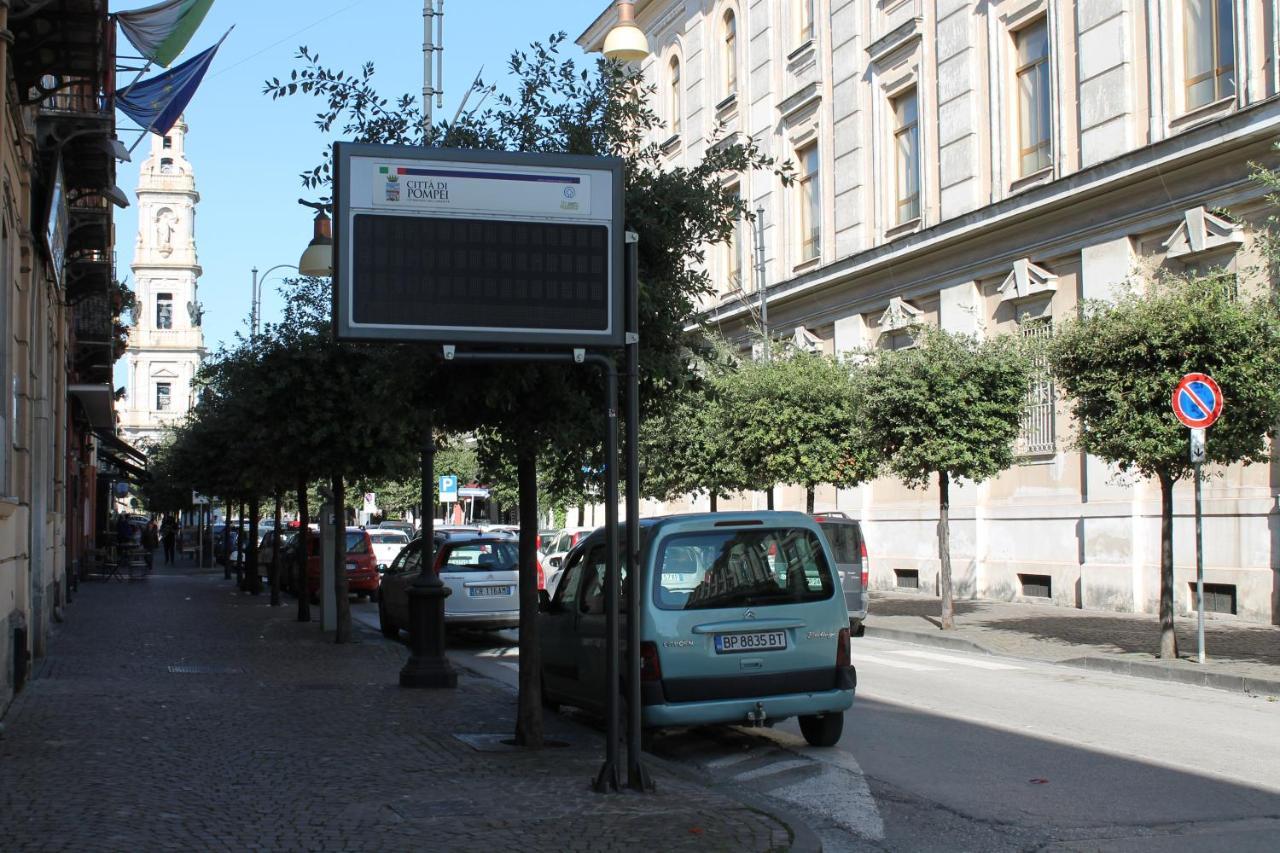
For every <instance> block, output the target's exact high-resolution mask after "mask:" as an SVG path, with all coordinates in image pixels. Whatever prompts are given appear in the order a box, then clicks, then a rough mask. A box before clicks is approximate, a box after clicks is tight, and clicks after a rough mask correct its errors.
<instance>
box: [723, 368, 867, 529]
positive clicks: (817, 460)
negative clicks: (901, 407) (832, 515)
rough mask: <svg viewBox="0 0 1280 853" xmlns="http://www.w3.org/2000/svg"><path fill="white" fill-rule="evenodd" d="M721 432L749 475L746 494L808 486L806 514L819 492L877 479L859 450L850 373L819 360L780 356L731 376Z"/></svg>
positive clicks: (863, 450)
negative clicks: (751, 490)
mask: <svg viewBox="0 0 1280 853" xmlns="http://www.w3.org/2000/svg"><path fill="white" fill-rule="evenodd" d="M723 385H724V395H723V396H724V399H723V402H722V406H721V408H722V414H723V416H724V418H725V421H724V425H723V427H722V429H723V430H724V432H725V433H726V438H727V439H728V441H729V442H731V445H732V447H733V448H735V450H734V451H733V452H734V453H735V454H736V455H737V456H738V457H739V459H741V460H742V462H741V464H742V465H743V466H744V468H745V469H746V477H747V479H748V482H749V485H748V488H759V489H772V488H773V487H774V486H775V485H777V484H780V483H782V484H792V485H799V486H803V487H804V490H805V511H806V512H809V513H812V512H813V510H814V491H815V489H816V488H817V487H818V486H820V485H823V484H831V485H834V486H836V487H839V488H847V487H849V486H853V485H856V484H857V483H859V482H861V481H862V480H865V479H867V478H868V477H871V476H874V472H875V466H874V464H872V457H871V454H870V453H869V451H868V450H867V449H865V448H862V447H860V446H859V443H858V442H859V441H860V439H861V438H862V436H861V434H860V433H858V432H857V431H855V430H853V429H852V428H851V424H852V423H853V386H852V383H851V382H850V378H849V371H848V369H847V368H845V367H844V366H843V365H841V364H840V363H838V362H837V361H836V360H835V359H833V358H831V357H830V356H827V355H823V354H819V353H808V352H797V351H793V352H791V353H779V354H777V355H775V356H774V357H773V358H771V359H769V360H768V361H751V362H747V363H745V364H743V365H742V366H741V367H740V368H739V369H738V370H737V371H735V372H733V373H730V374H728V376H727V377H726V379H725V381H724V382H723Z"/></svg>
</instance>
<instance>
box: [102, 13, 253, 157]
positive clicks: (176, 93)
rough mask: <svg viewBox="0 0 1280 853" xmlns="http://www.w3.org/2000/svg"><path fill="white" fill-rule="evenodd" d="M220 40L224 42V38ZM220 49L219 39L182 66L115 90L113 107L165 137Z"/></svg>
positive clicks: (220, 42) (189, 100)
mask: <svg viewBox="0 0 1280 853" xmlns="http://www.w3.org/2000/svg"><path fill="white" fill-rule="evenodd" d="M228 32H230V31H228ZM222 38H223V39H225V38H226V36H225V35H224V36H223V37H222ZM221 46H222V39H219V40H218V43H217V44H215V45H214V46H213V47H211V48H209V49H208V50H206V51H205V52H204V53H201V54H198V55H196V56H193V57H192V58H191V59H188V60H187V61H186V62H184V63H182V64H181V65H178V66H175V67H173V68H171V69H169V70H168V71H166V72H164V73H163V74H157V75H156V76H155V77H152V78H151V79H150V80H141V81H139V82H137V83H134V84H133V85H131V86H126V87H124V88H123V89H119V90H117V91H116V106H117V107H119V108H120V111H121V112H123V113H124V114H125V115H127V116H128V117H129V118H131V119H133V120H134V121H136V122H137V123H138V124H139V125H141V126H142V127H144V128H146V129H147V130H149V131H151V132H152V133H158V134H161V135H163V134H165V133H168V132H169V128H171V127H173V125H174V122H176V121H177V120H178V116H180V115H182V111H183V110H184V109H186V108H187V104H188V103H190V102H191V97H192V96H193V95H195V93H196V89H197V88H198V87H199V86H200V81H201V80H203V79H204V73H205V72H206V71H208V70H209V65H210V64H211V63H212V62H213V55H214V54H215V53H217V52H218V48H219V47H221Z"/></svg>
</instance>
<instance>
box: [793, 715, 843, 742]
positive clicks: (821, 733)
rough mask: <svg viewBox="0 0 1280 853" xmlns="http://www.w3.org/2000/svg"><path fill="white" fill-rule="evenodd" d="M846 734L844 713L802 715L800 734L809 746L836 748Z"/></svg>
mask: <svg viewBox="0 0 1280 853" xmlns="http://www.w3.org/2000/svg"><path fill="white" fill-rule="evenodd" d="M843 733H844V712H843V711H841V712H835V713H830V714H810V715H805V714H801V715H800V734H802V735H804V739H805V742H806V743H808V744H809V746H835V745H836V744H837V743H838V742H839V741H840V735H841V734H843Z"/></svg>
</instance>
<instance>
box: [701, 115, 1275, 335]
mask: <svg viewBox="0 0 1280 853" xmlns="http://www.w3.org/2000/svg"><path fill="white" fill-rule="evenodd" d="M1277 134H1280V96H1273V97H1271V98H1268V99H1266V100H1265V101H1261V102H1259V103H1257V104H1254V105H1252V106H1250V107H1248V108H1246V109H1244V110H1241V111H1239V112H1237V113H1234V114H1232V115H1230V116H1226V117H1223V118H1222V119H1220V120H1218V121H1216V122H1212V123H1210V124H1207V125H1203V126H1200V127H1197V128H1195V129H1194V130H1189V131H1187V132H1185V133H1182V134H1179V135H1178V136H1174V137H1169V138H1167V139H1164V140H1160V141H1159V142H1156V143H1153V144H1151V145H1147V146H1144V147H1143V148H1140V149H1138V150H1136V151H1131V152H1129V153H1127V154H1123V155H1121V156H1119V157H1116V158H1114V159H1111V160H1108V161H1105V162H1103V163H1099V164H1097V165H1094V166H1091V167H1090V168H1088V169H1084V170H1081V171H1079V172H1075V173H1073V174H1071V175H1067V176H1065V177H1062V178H1059V179H1058V180H1056V181H1053V182H1051V183H1047V184H1042V185H1040V186H1037V187H1035V188H1034V189H1030V190H1027V191H1025V192H1023V193H1019V194H1018V195H1016V196H1014V197H1011V198H1006V199H1002V200H1000V201H997V202H994V203H992V204H989V205H986V206H984V207H981V208H979V209H977V210H974V211H971V212H969V213H967V214H964V215H962V216H957V217H954V218H952V219H948V220H946V221H944V222H940V223H938V224H937V225H934V226H932V227H931V228H927V229H925V230H922V231H917V232H915V233H912V234H910V235H907V236H904V237H901V238H899V239H897V240H893V241H891V242H888V243H883V244H881V245H878V246H874V247H872V248H870V249H866V250H864V251H861V252H858V253H856V254H853V255H849V256H847V257H845V258H842V259H840V260H838V261H835V262H834V263H831V264H828V265H826V266H824V267H820V268H819V269H817V270H814V271H813V272H810V273H807V274H806V275H803V276H798V277H795V278H791V279H788V280H786V281H782V282H779V283H778V284H776V285H774V286H772V287H770V288H769V296H768V298H769V302H770V304H771V305H779V304H782V303H786V302H789V301H792V300H794V299H797V298H800V297H803V296H808V295H810V294H812V293H815V292H817V291H820V290H823V289H826V288H829V287H832V286H838V285H841V284H844V283H847V282H848V281H850V280H852V279H854V278H857V277H861V276H870V275H875V274H878V273H881V272H884V271H885V270H887V269H889V268H890V267H894V266H896V265H901V264H906V263H909V262H911V261H913V260H916V259H918V258H922V257H924V256H926V255H928V254H931V253H933V252H937V251H940V250H943V249H945V248H947V247H949V246H951V245H954V244H957V243H960V242H961V241H966V240H974V239H980V238H981V237H982V236H983V235H985V234H986V233H988V232H992V231H996V230H999V229H1002V228H1006V227H1009V226H1010V225H1015V224H1017V223H1019V222H1020V221H1023V220H1027V219H1032V218H1036V217H1043V216H1047V215H1051V214H1052V213H1054V212H1055V211H1057V210H1060V209H1063V208H1066V207H1068V206H1075V205H1079V204H1081V203H1082V202H1087V201H1088V199H1089V198H1090V197H1093V196H1099V195H1102V194H1105V193H1109V192H1115V191H1117V190H1120V189H1123V188H1124V187H1125V186H1127V185H1130V184H1133V183H1137V182H1140V181H1142V180H1145V179H1147V178H1150V177H1152V176H1153V175H1157V174H1159V173H1161V172H1163V171H1168V170H1173V169H1177V168H1180V167H1184V166H1187V165H1189V164H1192V163H1194V162H1196V161H1197V160H1199V159H1203V158H1204V157H1205V156H1207V155H1220V154H1221V153H1222V152H1223V151H1224V150H1230V149H1231V148H1238V147H1244V146H1247V145H1250V144H1256V143H1258V142H1262V141H1266V140H1268V139H1271V138H1274V137H1275V136H1276V135H1277ZM903 295H908V294H903ZM746 313H747V308H746V307H745V306H743V305H741V304H725V305H721V306H718V307H716V308H713V309H711V310H709V311H707V312H706V313H704V314H703V317H702V320H703V322H705V323H711V324H715V323H724V322H731V321H734V320H737V319H739V318H740V317H743V316H745V315H746Z"/></svg>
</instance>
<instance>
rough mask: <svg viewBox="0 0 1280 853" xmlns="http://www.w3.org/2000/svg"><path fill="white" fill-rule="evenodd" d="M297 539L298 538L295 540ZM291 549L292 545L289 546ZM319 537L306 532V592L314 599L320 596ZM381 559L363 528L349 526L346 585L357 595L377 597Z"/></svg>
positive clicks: (371, 598) (374, 598)
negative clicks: (379, 562)
mask: <svg viewBox="0 0 1280 853" xmlns="http://www.w3.org/2000/svg"><path fill="white" fill-rule="evenodd" d="M295 542H296V539H295ZM290 550H292V548H291V549H290ZM320 566H321V562H320V537H319V535H318V534H317V533H316V531H314V530H309V531H307V591H308V592H310V593H311V600H312V601H318V600H319V599H320V584H321V579H320ZM378 583H379V575H378V558H377V556H376V555H375V554H374V553H373V542H372V541H371V540H370V539H369V534H368V533H367V532H366V531H365V530H364V529H363V528H360V527H348V528H347V588H348V589H349V590H350V591H351V592H352V593H354V594H356V595H361V596H367V597H368V598H369V600H370V601H377V599H378Z"/></svg>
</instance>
